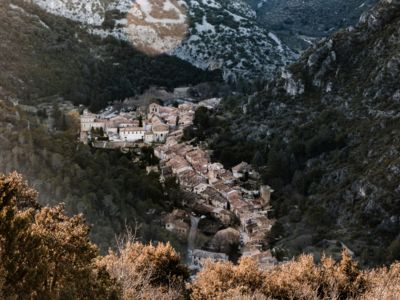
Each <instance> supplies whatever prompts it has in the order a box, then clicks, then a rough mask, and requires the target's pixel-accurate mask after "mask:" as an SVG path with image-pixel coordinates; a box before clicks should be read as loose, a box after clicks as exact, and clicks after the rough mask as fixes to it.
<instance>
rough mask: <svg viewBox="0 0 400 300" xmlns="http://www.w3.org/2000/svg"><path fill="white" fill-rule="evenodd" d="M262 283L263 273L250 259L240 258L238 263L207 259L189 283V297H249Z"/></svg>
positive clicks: (205, 298) (205, 299)
mask: <svg viewBox="0 0 400 300" xmlns="http://www.w3.org/2000/svg"><path fill="white" fill-rule="evenodd" d="M262 283H263V274H262V272H261V271H260V270H259V269H258V266H257V264H256V263H255V262H254V261H253V260H251V259H248V258H244V259H241V260H240V263H239V265H234V264H232V263H230V262H223V263H221V262H219V263H211V262H210V261H209V262H207V263H206V264H205V267H204V269H203V270H202V271H201V272H200V273H199V274H198V276H197V278H196V280H195V281H194V282H193V284H192V285H191V291H192V293H191V298H192V299H194V300H200V299H204V300H208V299H210V300H211V299H233V298H236V299H240V298H238V297H251V296H253V295H254V293H255V292H256V291H257V290H258V289H260V288H261V287H262ZM243 299H244V298H243ZM257 299H258V298H257Z"/></svg>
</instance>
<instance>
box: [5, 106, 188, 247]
mask: <svg viewBox="0 0 400 300" xmlns="http://www.w3.org/2000/svg"><path fill="white" fill-rule="evenodd" d="M59 113H60V112H57V114H59ZM53 114H55V111H53V112H50V113H49V116H47V117H50V118H51V117H53ZM38 115H39V116H40V117H39V116H38ZM42 115H43V112H42V111H39V113H38V114H33V113H26V112H24V111H22V110H20V109H19V108H18V107H13V106H12V104H10V103H8V102H7V101H2V102H0V139H1V143H0V172H12V171H15V170H16V171H18V172H21V173H23V174H24V176H25V177H26V178H27V179H28V180H29V182H30V184H32V185H33V186H34V187H35V188H36V189H37V190H38V192H39V202H40V203H41V204H45V205H56V204H58V203H59V201H60V199H62V201H63V202H64V203H65V209H66V211H67V212H68V213H70V214H78V213H84V214H85V217H86V218H87V221H88V223H89V224H92V225H93V230H92V233H91V237H92V239H93V241H95V242H96V243H97V244H98V245H99V246H100V248H101V249H102V250H106V249H107V248H108V247H109V246H111V245H113V243H114V242H115V236H116V235H117V234H119V233H121V232H123V231H125V229H126V226H128V227H131V228H136V229H137V230H138V233H137V234H138V238H139V239H140V240H142V241H150V240H153V241H157V240H160V241H165V240H169V241H172V242H173V244H174V245H175V246H176V247H177V248H178V249H180V244H179V243H178V242H176V240H175V238H174V237H173V236H172V235H170V234H169V233H168V232H167V231H166V230H164V229H163V227H162V223H161V216H160V213H162V212H164V211H168V209H169V204H168V203H171V202H173V201H174V200H176V199H177V198H179V197H180V194H179V191H178V190H177V187H176V186H167V187H166V189H163V188H162V186H161V184H160V182H159V180H158V175H156V174H152V173H151V174H150V175H149V176H148V175H147V174H146V171H145V169H144V166H145V165H146V161H149V160H150V159H151V157H150V155H151V151H152V149H151V148H149V149H148V150H147V151H144V152H143V153H144V154H143V155H141V156H137V155H136V154H134V153H127V154H123V153H122V152H120V151H119V150H113V151H107V150H95V149H92V148H91V147H89V146H86V145H83V144H80V143H78V141H77V133H78V131H77V124H76V121H77V120H76V117H77V115H76V114H75V115H73V114H71V115H68V114H65V115H64V114H63V113H62V115H61V116H60V117H59V118H58V120H64V122H59V121H58V122H55V124H54V126H55V127H56V128H53V126H50V129H49V128H48V123H47V121H48V119H47V117H45V118H43V117H42ZM58 123H59V124H58ZM63 123H64V124H63ZM63 126H64V128H63V129H64V130H59V128H58V129H57V127H63ZM134 159H136V160H138V162H135V163H134V162H133V160H134ZM140 161H142V163H141V162H140ZM166 194H167V195H166Z"/></svg>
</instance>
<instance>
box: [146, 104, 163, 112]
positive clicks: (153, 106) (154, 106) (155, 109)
mask: <svg viewBox="0 0 400 300" xmlns="http://www.w3.org/2000/svg"><path fill="white" fill-rule="evenodd" d="M161 107H162V106H161V105H159V104H157V103H151V104H150V105H149V113H150V114H159V113H160V108H161Z"/></svg>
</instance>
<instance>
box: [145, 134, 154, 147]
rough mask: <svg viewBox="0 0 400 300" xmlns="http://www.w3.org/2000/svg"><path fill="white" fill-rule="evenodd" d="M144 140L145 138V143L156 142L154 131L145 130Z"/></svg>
mask: <svg viewBox="0 0 400 300" xmlns="http://www.w3.org/2000/svg"><path fill="white" fill-rule="evenodd" d="M143 140H144V142H145V144H152V143H154V133H153V132H145V134H144V138H143Z"/></svg>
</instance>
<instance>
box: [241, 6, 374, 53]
mask: <svg viewBox="0 0 400 300" xmlns="http://www.w3.org/2000/svg"><path fill="white" fill-rule="evenodd" d="M246 2H248V3H249V4H250V5H251V6H252V7H253V8H254V10H255V11H256V13H257V20H258V23H259V24H261V25H264V26H267V27H268V28H270V29H272V30H274V31H276V32H277V33H278V34H279V36H280V37H281V38H282V39H283V40H284V41H285V42H287V43H288V44H289V45H290V46H291V47H292V48H294V49H304V48H305V47H309V45H310V44H311V43H312V42H313V41H314V40H315V39H319V38H321V37H325V36H327V35H329V34H331V33H333V32H335V31H336V30H338V29H339V28H343V27H346V26H350V25H354V24H356V23H357V22H358V19H359V17H360V15H361V14H362V13H363V12H364V11H366V10H367V9H368V8H369V7H370V6H371V5H372V4H374V3H376V2H377V1H376V0H331V1H324V0H311V1H302V0H285V1H282V0H247V1H246Z"/></svg>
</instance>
